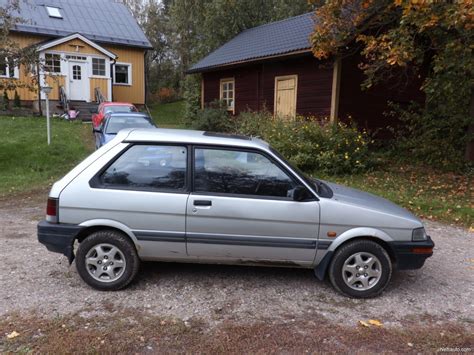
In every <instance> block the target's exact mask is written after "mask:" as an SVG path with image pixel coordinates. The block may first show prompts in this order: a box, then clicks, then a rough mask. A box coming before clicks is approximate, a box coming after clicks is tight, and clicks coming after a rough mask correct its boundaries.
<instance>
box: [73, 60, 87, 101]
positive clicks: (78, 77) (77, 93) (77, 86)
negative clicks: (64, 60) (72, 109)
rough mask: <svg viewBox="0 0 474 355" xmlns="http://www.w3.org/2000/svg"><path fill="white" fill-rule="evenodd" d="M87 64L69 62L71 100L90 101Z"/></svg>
mask: <svg viewBox="0 0 474 355" xmlns="http://www.w3.org/2000/svg"><path fill="white" fill-rule="evenodd" d="M89 96H90V95H89V77H88V76H87V67H86V63H82V62H69V99H70V100H84V101H89Z"/></svg>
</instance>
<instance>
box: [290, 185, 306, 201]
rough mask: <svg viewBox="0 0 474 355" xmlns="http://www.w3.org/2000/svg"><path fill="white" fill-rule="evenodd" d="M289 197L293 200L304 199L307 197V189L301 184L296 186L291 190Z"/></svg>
mask: <svg viewBox="0 0 474 355" xmlns="http://www.w3.org/2000/svg"><path fill="white" fill-rule="evenodd" d="M291 197H292V198H293V201H304V200H306V199H307V198H308V197H309V194H308V189H307V188H306V187H304V186H301V185H299V186H296V187H295V188H294V189H293V190H292V191H291Z"/></svg>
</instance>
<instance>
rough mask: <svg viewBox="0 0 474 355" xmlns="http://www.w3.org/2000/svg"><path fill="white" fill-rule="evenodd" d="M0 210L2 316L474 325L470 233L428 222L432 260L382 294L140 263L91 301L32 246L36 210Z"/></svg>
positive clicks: (62, 268)
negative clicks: (121, 286) (350, 293)
mask: <svg viewBox="0 0 474 355" xmlns="http://www.w3.org/2000/svg"><path fill="white" fill-rule="evenodd" d="M23 204H24V206H19V207H13V206H11V205H10V204H9V203H8V202H2V203H0V260H1V262H0V264H1V266H2V267H1V269H0V270H1V271H0V285H1V286H0V316H4V315H6V314H8V313H12V312H19V313H20V314H21V313H24V314H26V313H30V312H35V313H36V314H38V315H40V316H46V317H50V316H51V317H52V316H55V315H65V314H70V313H72V312H81V311H82V312H84V315H85V316H87V314H86V313H87V312H92V313H97V312H99V313H103V312H107V309H110V307H111V306H113V307H114V308H121V307H126V308H135V309H140V310H143V311H146V312H150V313H152V314H159V315H163V316H172V317H177V318H181V319H184V320H186V319H190V318H199V319H202V320H204V321H206V322H208V323H209V324H210V325H211V326H212V325H213V324H214V325H216V324H220V323H221V322H223V321H236V322H241V321H245V322H248V321H253V320H255V321H256V320H270V321H272V320H273V321H278V322H281V321H288V322H291V320H292V319H293V317H301V316H305V315H307V317H312V318H313V319H320V318H321V317H323V318H326V319H327V320H329V321H333V322H337V323H338V324H341V325H354V323H356V322H357V321H358V320H360V319H370V318H375V319H380V320H382V321H383V322H384V324H385V325H388V326H390V325H394V326H396V325H400V324H401V322H402V321H406V320H413V321H420V320H423V319H426V317H430V319H434V320H435V321H437V322H441V323H442V322H445V321H446V322H448V321H449V322H453V321H454V322H458V323H460V324H463V325H464V326H466V327H468V328H471V327H472V325H473V324H474V304H473V300H474V294H473V285H474V243H473V242H474V233H470V232H468V231H467V230H465V229H462V228H458V227H452V226H447V225H443V224H439V223H433V222H427V229H428V232H429V234H430V235H431V236H432V238H433V240H434V241H435V243H436V248H435V254H434V256H433V257H432V258H430V259H428V261H427V262H426V264H425V267H424V268H422V269H421V270H417V271H406V272H396V273H395V274H394V275H393V278H392V281H391V284H390V285H389V287H388V288H387V289H386V291H385V292H384V294H383V295H382V296H381V297H379V298H376V299H370V300H353V299H349V298H346V297H343V296H340V295H339V294H337V293H336V292H335V291H334V290H333V289H332V287H331V286H330V284H329V283H328V282H319V281H317V279H316V278H315V277H314V276H313V274H312V271H310V270H301V269H280V268H257V267H245V266H241V267H235V266H211V265H193V264H167V263H147V264H144V265H142V269H141V272H140V274H139V277H138V280H137V281H136V282H134V283H133V284H132V285H131V287H129V288H128V289H126V290H123V291H120V292H109V293H107V292H98V291H94V290H92V289H91V288H89V287H88V286H87V285H85V284H84V283H83V282H82V281H81V280H80V278H79V276H78V274H77V272H76V270H75V266H74V264H73V265H72V266H69V265H68V262H67V260H66V258H65V257H63V256H61V255H59V254H54V253H51V252H48V251H47V250H46V248H45V247H44V246H42V245H40V244H39V243H38V242H37V240H36V224H37V222H38V220H39V219H41V218H43V212H44V204H43V203H42V202H41V203H39V202H35V201H34V200H31V201H30V202H26V203H23Z"/></svg>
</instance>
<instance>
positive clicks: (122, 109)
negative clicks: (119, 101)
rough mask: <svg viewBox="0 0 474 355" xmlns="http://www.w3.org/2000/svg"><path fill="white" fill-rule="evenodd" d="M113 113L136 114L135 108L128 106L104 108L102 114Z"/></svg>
mask: <svg viewBox="0 0 474 355" xmlns="http://www.w3.org/2000/svg"><path fill="white" fill-rule="evenodd" d="M114 112H124V113H126V112H137V109H136V108H135V106H129V105H116V106H105V108H104V113H114Z"/></svg>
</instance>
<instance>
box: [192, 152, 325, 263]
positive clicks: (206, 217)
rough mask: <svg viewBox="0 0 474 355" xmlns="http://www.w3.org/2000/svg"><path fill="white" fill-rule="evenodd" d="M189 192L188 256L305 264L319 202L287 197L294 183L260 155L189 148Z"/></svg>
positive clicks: (313, 238)
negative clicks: (190, 186) (190, 164)
mask: <svg viewBox="0 0 474 355" xmlns="http://www.w3.org/2000/svg"><path fill="white" fill-rule="evenodd" d="M193 154H194V169H193V186H194V187H193V192H192V193H191V195H190V197H189V199H188V203H187V209H186V241H187V252H188V254H189V255H190V256H195V257H200V258H203V259H232V260H241V261H243V262H245V261H252V262H253V261H257V262H258V261H266V260H268V261H275V262H277V261H278V262H284V263H297V264H310V263H312V262H313V260H314V257H315V253H316V242H317V236H318V230H319V203H318V201H317V198H316V197H315V196H313V195H312V194H311V192H309V191H307V194H308V195H307V196H308V198H307V199H305V200H304V201H294V200H293V198H292V197H291V195H292V192H293V191H294V189H295V188H296V187H297V186H299V187H301V186H300V184H299V183H298V181H297V179H295V177H294V176H293V175H292V174H291V173H289V172H288V171H287V170H285V169H284V167H283V166H281V165H280V164H279V163H278V162H276V160H274V159H273V158H272V157H270V156H269V155H267V154H266V153H263V152H259V151H252V150H245V149H231V148H215V147H195V148H194V151H193Z"/></svg>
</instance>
